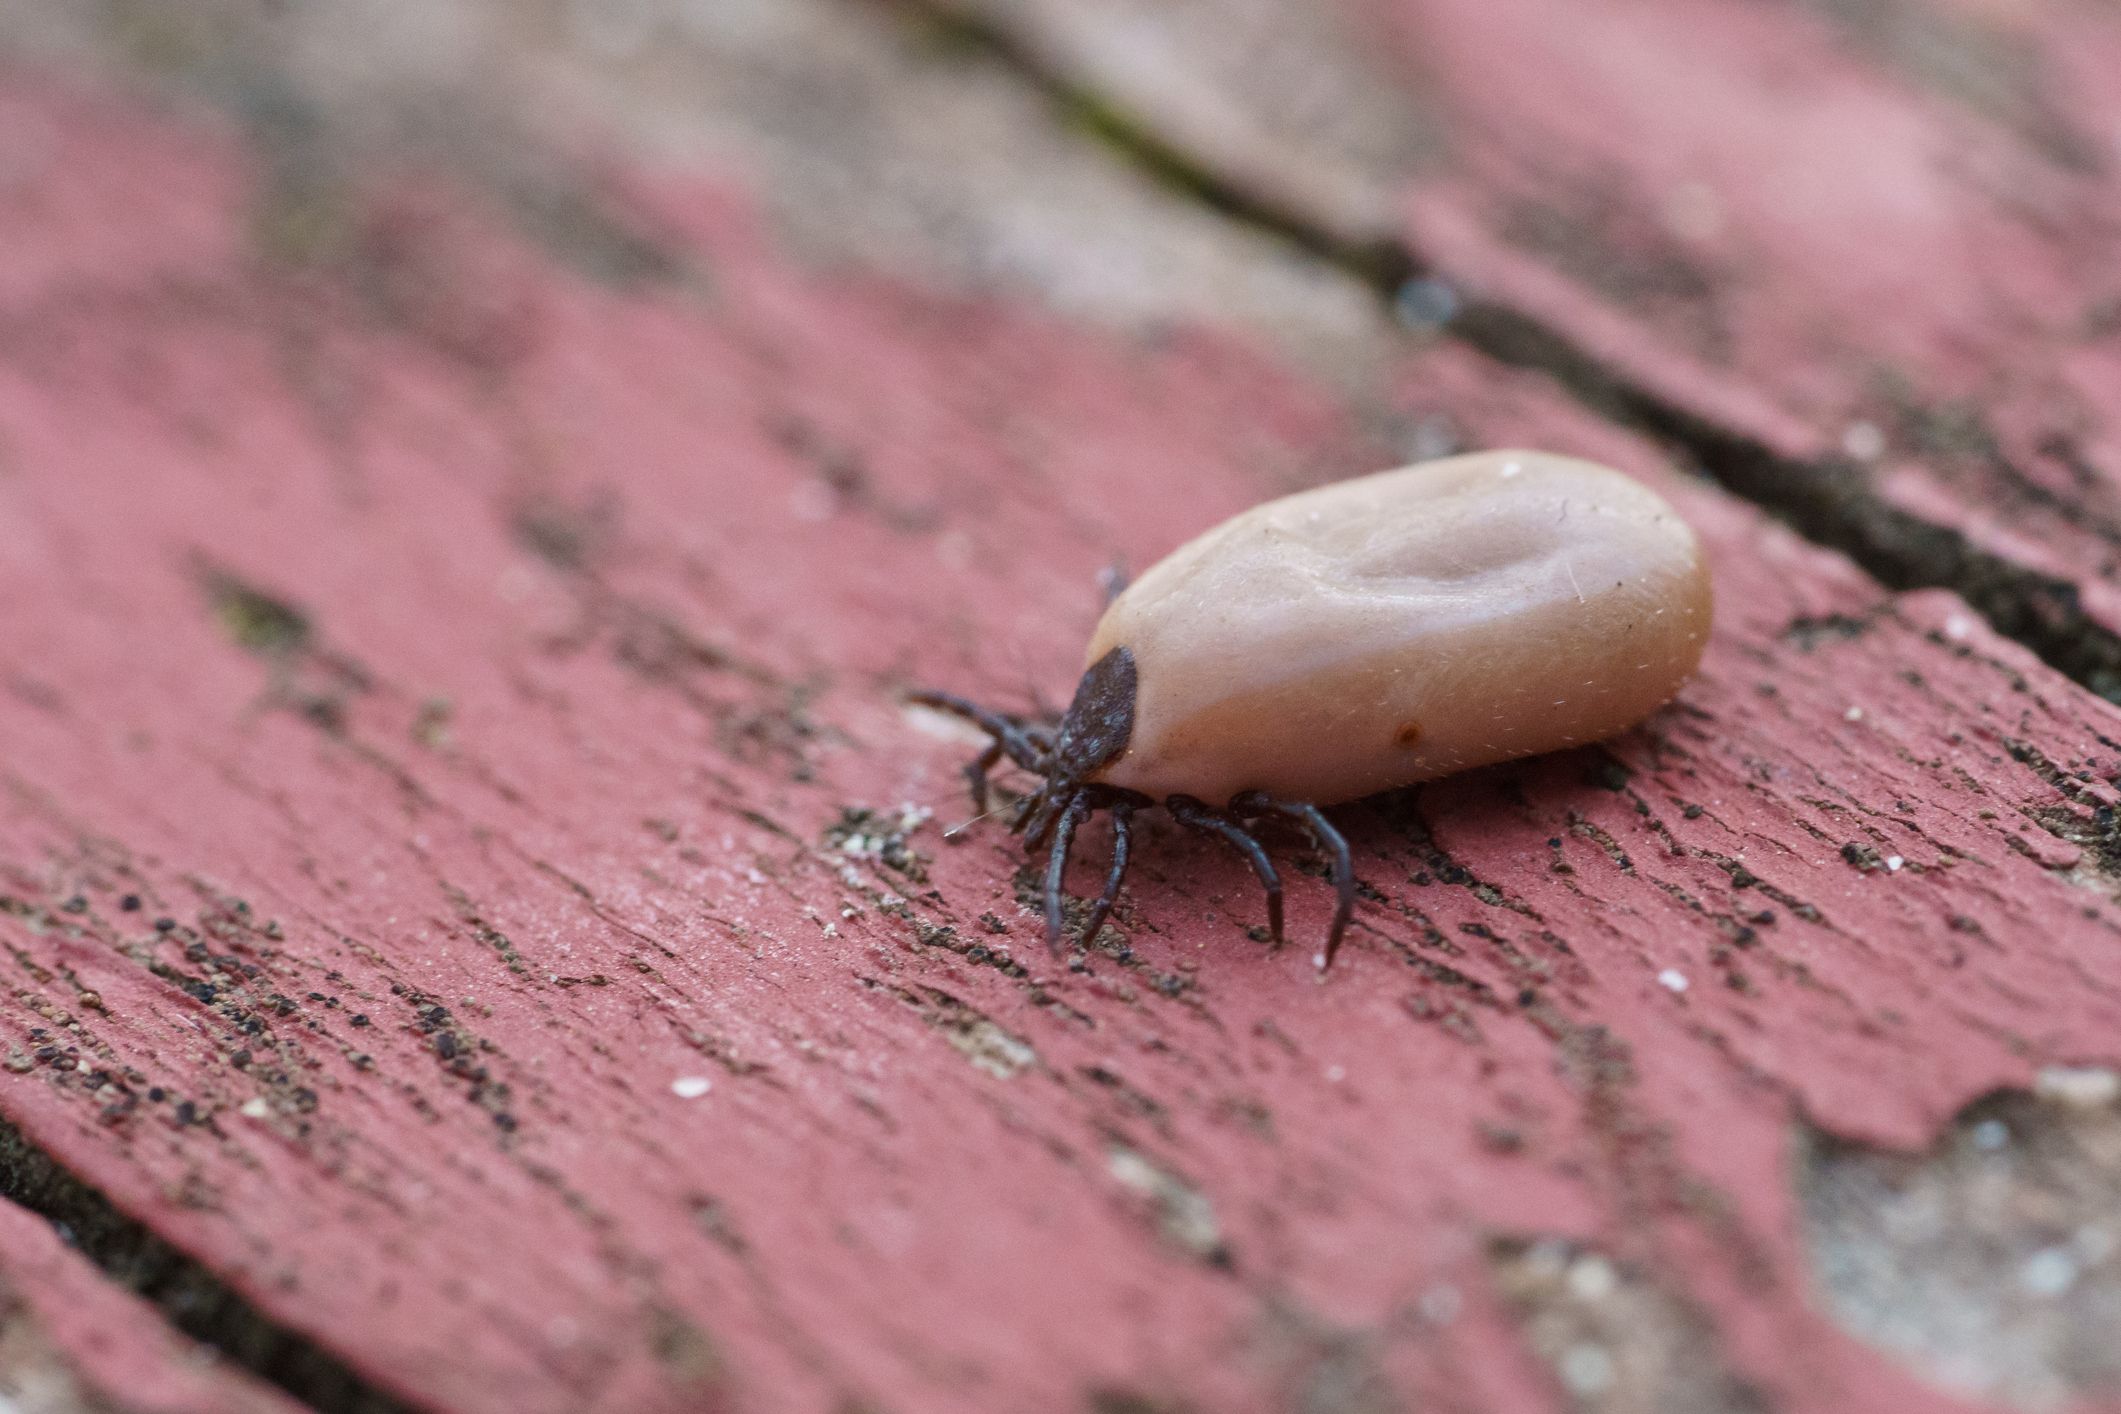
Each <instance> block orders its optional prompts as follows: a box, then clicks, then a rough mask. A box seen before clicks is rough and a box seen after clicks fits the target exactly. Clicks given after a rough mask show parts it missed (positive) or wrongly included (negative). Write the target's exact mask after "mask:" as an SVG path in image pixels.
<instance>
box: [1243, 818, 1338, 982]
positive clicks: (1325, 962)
mask: <svg viewBox="0 0 2121 1414" xmlns="http://www.w3.org/2000/svg"><path fill="white" fill-rule="evenodd" d="M1230 808H1231V809H1232V810H1234V811H1236V812H1237V813H1238V814H1240V815H1246V816H1252V815H1265V814H1268V813H1270V812H1271V813H1273V814H1276V815H1286V816H1288V817H1289V818H1290V819H1292V820H1294V821H1296V822H1297V823H1298V824H1300V825H1302V826H1303V827H1304V832H1305V833H1306V834H1308V835H1309V836H1310V837H1311V843H1312V844H1314V845H1316V846H1317V847H1318V849H1319V852H1320V853H1322V854H1324V855H1325V856H1326V859H1327V861H1328V862H1329V863H1330V864H1331V865H1332V867H1333V887H1334V889H1335V890H1336V891H1337V892H1338V894H1339V901H1338V903H1336V904H1335V906H1334V908H1333V926H1332V927H1331V928H1329V929H1328V930H1327V931H1326V947H1325V951H1323V952H1321V953H1319V954H1318V970H1319V971H1320V972H1323V971H1325V970H1326V969H1327V968H1329V967H1331V966H1332V965H1333V954H1335V953H1337V952H1339V951H1340V938H1341V934H1343V933H1345V932H1347V930H1348V919H1349V918H1351V917H1352V916H1354V913H1355V861H1354V860H1353V859H1352V858H1350V857H1349V854H1348V840H1347V836H1345V835H1343V834H1341V832H1340V831H1339V830H1337V829H1335V828H1334V827H1333V822H1332V821H1331V820H1328V819H1327V818H1326V817H1325V815H1324V814H1323V813H1322V812H1321V811H1320V810H1319V808H1318V807H1317V806H1315V805H1306V804H1304V803H1302V802H1300V801H1290V800H1276V799H1274V798H1273V797H1272V796H1270V795H1267V794H1265V793H1264V792H1262V791H1256V790H1248V791H1246V792H1244V793H1243V794H1242V795H1238V796H1233V797H1232V798H1231V800H1230Z"/></svg>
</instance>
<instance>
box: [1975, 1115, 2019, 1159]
mask: <svg viewBox="0 0 2121 1414" xmlns="http://www.w3.org/2000/svg"><path fill="white" fill-rule="evenodd" d="M1968 1137H1969V1138H1971V1139H1972V1140H1973V1141H1974V1147H1975V1148H1976V1149H1985V1150H1988V1151H1989V1152H1991V1153H1993V1152H1994V1151H1996V1150H1997V1149H2000V1148H2002V1147H2003V1146H2004V1145H2006V1144H2008V1143H2010V1142H2011V1131H2010V1126H2009V1125H2006V1124H2005V1123H2004V1122H2003V1121H2002V1120H2000V1119H1985V1120H1982V1121H1981V1123H1979V1124H1977V1125H1975V1126H1974V1127H1973V1130H1972V1131H1971V1133H1970V1134H1969V1136H1968Z"/></svg>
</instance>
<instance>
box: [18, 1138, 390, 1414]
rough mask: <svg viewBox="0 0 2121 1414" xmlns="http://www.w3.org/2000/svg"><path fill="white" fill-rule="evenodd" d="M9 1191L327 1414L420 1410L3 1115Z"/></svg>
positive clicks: (205, 1338)
mask: <svg viewBox="0 0 2121 1414" xmlns="http://www.w3.org/2000/svg"><path fill="white" fill-rule="evenodd" d="M0 1199H5V1200H7V1201H9V1202H12V1203H15V1204H17V1205H19V1206H21V1207H24V1208H27V1209H29V1210H30V1211H31V1212H33V1213H36V1214H37V1215H38V1216H39V1217H42V1218H44V1219H45V1220H46V1221H47V1222H49V1223H51V1224H52V1225H53V1226H54V1227H56V1228H57V1229H58V1230H59V1233H60V1235H61V1236H62V1237H63V1238H65V1239H66V1241H67V1242H68V1243H69V1245H71V1246H72V1247H73V1248H74V1249H75V1250H76V1251H78V1252H80V1253H81V1254H82V1255H83V1256H85V1257H87V1258H88V1259H89V1260H90V1261H91V1262H94V1263H95V1264H96V1266H97V1267H99V1268H100V1269H102V1271H103V1273H104V1274H105V1275H106V1276H108V1277H110V1278H111V1279H112V1280H114V1281H116V1282H118V1283H119V1284H120V1285H122V1286H125V1287H126V1288H128V1289H130V1290H132V1291H135V1292H137V1293H139V1294H140V1295H141V1296H143V1297H145V1298H146V1299H147V1300H149V1301H151V1302H153V1303H154V1304H155V1306H156V1307H158V1308H159V1309H160V1310H161V1311H162V1313H163V1314H164V1315H165V1316H167V1317H168V1318H169V1321H170V1324H172V1325H174V1326H175V1327H176V1328H177V1329H179V1330H181V1331H183V1332H184V1333H185V1334H186V1335H188V1336H190V1337H191V1338H192V1339H193V1340H196V1341H199V1342H200V1343H202V1344H204V1345H207V1346H210V1347H212V1348H213V1349H214V1350H215V1351H217V1352H218V1353H219V1354H220V1355H221V1356H222V1358H223V1359H225V1360H226V1361H228V1363H230V1364H231V1365H235V1366H239V1367H241V1368H242V1369H245V1370H248V1371H250V1372H251V1373H252V1374H254V1375H256V1376H258V1377H259V1378H260V1379H262V1380H265V1381H267V1382H269V1383H271V1384H273V1385H276V1386H278V1387H279V1388H280V1389H282V1390H285V1391H286V1392H287V1393H288V1394H290V1395H292V1396H293V1397H294V1398H296V1399H298V1400H300V1401H301V1402H302V1403H304V1404H306V1405H308V1406H309V1407H310V1408H312V1409H315V1410H317V1411H318V1414H421V1407H420V1406H418V1405H413V1404H407V1403H405V1402H404V1401H402V1400H400V1399H397V1398H396V1397H394V1396H392V1395H389V1394H386V1393H384V1392H383V1391H382V1390H380V1389H378V1388H376V1387H375V1386H374V1385H372V1384H370V1383H368V1382H367V1381H366V1380H364V1379H362V1378H361V1377H360V1376H359V1375H358V1374H356V1373H355V1372H354V1371H353V1370H352V1368H351V1367H349V1366H348V1365H346V1364H345V1363H344V1362H343V1361H341V1360H340V1359H338V1357H336V1356H334V1355H332V1354H331V1353H330V1352H328V1351H326V1350H325V1349H323V1348H322V1347H321V1346H319V1345H318V1344H317V1343H316V1342H314V1341H312V1340H310V1339H309V1338H308V1337H306V1336H304V1335H301V1334H299V1333H297V1332H295V1331H293V1330H290V1329H289V1328H287V1327H286V1326H283V1325H280V1324H278V1323H276V1322H275V1321H273V1319H272V1318H271V1317H269V1316H267V1315H265V1314H264V1313H263V1312H261V1311H260V1310H258V1309H257V1308H256V1307H255V1306H252V1305H251V1304H250V1303H249V1302H247V1301H245V1300H244V1299H243V1298H242V1297H241V1296H240V1295H238V1294H237V1293H236V1291H235V1290H234V1289H233V1288H232V1287H230V1286H229V1285H228V1284H227V1283H226V1282H224V1281H222V1280H221V1279H220V1278H219V1277H217V1276H215V1275H214V1274H213V1273H212V1272H211V1271H209V1270H207V1268H206V1267H205V1265H204V1264H202V1263H200V1262H199V1261H197V1260H196V1259H194V1258H192V1257H189V1256H187V1255H186V1254H184V1253H183V1252H180V1251H178V1250H177V1249H176V1248H175V1247H174V1246H172V1245H171V1244H170V1243H168V1242H166V1241H164V1240H163V1239H162V1238H161V1237H158V1236H157V1235H156V1234H155V1233H154V1232H153V1231H151V1230H150V1229H149V1228H148V1227H147V1226H146V1225H145V1224H143V1223H140V1222H138V1221H136V1220H135V1219H133V1218H130V1217H127V1216H126V1215H125V1214H124V1213H123V1212H121V1211H119V1209H118V1207H117V1205H116V1204H114V1203H112V1202H111V1200H110V1199H109V1198H107V1197H105V1196H104V1195H103V1194H102V1193H101V1192H100V1191H98V1190H97V1189H95V1188H93V1187H91V1186H90V1185H88V1184H87V1183H85V1182H83V1181H82V1180H81V1179H80V1178H78V1177H76V1176H75V1175H74V1174H73V1173H71V1172H69V1171H68V1170H67V1169H66V1168H65V1167H64V1166H63V1165H62V1164H60V1163H59V1161H58V1160H56V1159H54V1158H53V1157H52V1156H51V1155H50V1154H49V1153H47V1152H46V1151H44V1150H43V1149H41V1148H39V1147H37V1145H35V1144H34V1143H32V1142H31V1141H30V1139H29V1138H28V1136H27V1135H25V1134H23V1132H22V1131H21V1130H20V1129H18V1128H16V1127H15V1125H13V1124H12V1123H9V1122H8V1121H7V1120H5V1119H0Z"/></svg>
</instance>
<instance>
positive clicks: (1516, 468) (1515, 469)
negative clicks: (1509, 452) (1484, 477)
mask: <svg viewBox="0 0 2121 1414" xmlns="http://www.w3.org/2000/svg"><path fill="white" fill-rule="evenodd" d="M1523 470H1524V467H1523V465H1522V464H1521V463H1518V462H1504V463H1503V464H1502V474H1503V475H1504V476H1515V475H1517V474H1518V473H1519V472H1521V471H1523Z"/></svg>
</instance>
